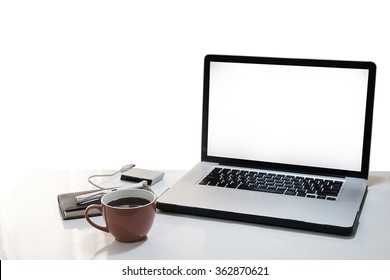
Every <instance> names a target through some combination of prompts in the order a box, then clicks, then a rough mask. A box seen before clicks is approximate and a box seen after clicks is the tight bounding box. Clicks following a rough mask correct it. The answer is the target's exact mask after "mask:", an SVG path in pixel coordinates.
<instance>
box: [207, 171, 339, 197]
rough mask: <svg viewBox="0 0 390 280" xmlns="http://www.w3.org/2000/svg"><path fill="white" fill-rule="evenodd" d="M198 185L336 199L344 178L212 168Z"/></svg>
mask: <svg viewBox="0 0 390 280" xmlns="http://www.w3.org/2000/svg"><path fill="white" fill-rule="evenodd" d="M199 184H200V185H208V186H216V187H222V188H233V189H241V190H250V191H259V192H267V193H274V194H284V195H292V196H300V197H308V198H317V199H327V200H336V199H337V196H338V194H339V193H340V189H341V187H342V184H343V182H342V181H337V180H325V179H320V178H313V177H302V176H293V175H286V174H277V173H265V172H255V171H248V170H239V169H229V168H218V167H217V168H214V169H213V170H212V171H211V172H210V173H209V174H208V175H207V176H206V177H205V178H204V179H203V180H202V181H201V182H199Z"/></svg>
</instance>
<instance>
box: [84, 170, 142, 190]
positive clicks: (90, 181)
mask: <svg viewBox="0 0 390 280" xmlns="http://www.w3.org/2000/svg"><path fill="white" fill-rule="evenodd" d="M134 166H135V164H127V165H124V166H122V168H121V169H119V170H118V171H115V172H114V173H112V174H103V175H92V176H89V177H88V182H89V183H91V184H92V185H94V186H95V187H97V188H98V189H101V190H105V189H106V188H103V187H101V186H99V185H97V184H95V183H94V182H92V180H91V179H93V178H96V177H111V176H114V175H116V174H118V173H123V172H126V171H128V170H130V169H132V168H133V167H134Z"/></svg>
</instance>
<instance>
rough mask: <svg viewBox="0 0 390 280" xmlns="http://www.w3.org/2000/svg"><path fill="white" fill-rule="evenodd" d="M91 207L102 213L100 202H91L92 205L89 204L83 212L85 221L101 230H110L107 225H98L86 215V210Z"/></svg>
mask: <svg viewBox="0 0 390 280" xmlns="http://www.w3.org/2000/svg"><path fill="white" fill-rule="evenodd" d="M91 209H97V210H98V211H99V212H100V213H103V205H102V204H92V205H89V206H88V207H87V208H86V209H85V212H84V217H85V219H87V222H88V223H90V224H91V226H93V227H95V228H97V229H100V230H102V231H105V232H110V231H109V230H108V227H107V226H104V227H103V226H100V225H98V224H96V223H94V222H93V221H92V220H91V219H90V218H89V216H88V211H89V210H91Z"/></svg>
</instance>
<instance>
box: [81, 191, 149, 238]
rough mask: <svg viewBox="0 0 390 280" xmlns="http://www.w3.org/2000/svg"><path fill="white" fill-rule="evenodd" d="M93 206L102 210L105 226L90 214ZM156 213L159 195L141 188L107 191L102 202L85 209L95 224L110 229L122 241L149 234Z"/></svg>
mask: <svg viewBox="0 0 390 280" xmlns="http://www.w3.org/2000/svg"><path fill="white" fill-rule="evenodd" d="M91 209H97V210H98V211H100V212H101V213H102V214H103V217H104V221H105V223H106V225H105V226H101V225H98V224H96V223H95V222H93V221H92V220H91V219H90V217H89V216H88V212H89V211H90V210H91ZM155 214H156V195H155V194H154V193H152V192H150V191H147V190H142V189H127V190H117V191H114V192H110V193H107V194H105V195H104V196H103V197H102V198H101V204H92V205H90V206H88V207H87V209H85V213H84V215H85V218H86V219H87V221H88V223H90V224H91V225H92V226H93V227H95V228H97V229H99V230H102V231H105V232H109V233H111V234H112V235H113V236H114V237H115V239H116V240H118V241H120V242H136V241H140V240H143V239H145V238H146V235H147V234H148V232H149V230H150V229H151V227H152V224H153V221H154V217H155Z"/></svg>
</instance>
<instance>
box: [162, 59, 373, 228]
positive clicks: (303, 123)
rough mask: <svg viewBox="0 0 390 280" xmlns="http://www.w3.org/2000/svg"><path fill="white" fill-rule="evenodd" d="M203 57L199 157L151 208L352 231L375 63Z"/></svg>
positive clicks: (364, 171)
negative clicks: (200, 145)
mask: <svg viewBox="0 0 390 280" xmlns="http://www.w3.org/2000/svg"><path fill="white" fill-rule="evenodd" d="M204 62H205V64H204V92H203V120H202V147H201V162H200V163H198V164H197V165H196V166H195V167H194V168H193V169H191V170H190V171H189V172H188V173H186V175H185V176H183V177H182V178H181V179H180V180H179V181H178V182H177V183H176V184H174V185H173V186H172V187H171V188H169V189H168V190H167V191H166V192H165V193H163V194H162V195H161V196H160V197H159V198H158V201H157V207H158V208H159V209H160V210H165V211H171V212H179V213H186V214H193V215H201V216H208V217H216V218H223V219H231V220H239V221H246V222H253V223H261V224H269V225H276V226H282V227H290V228H297V229H304V230H312V231H319V232H326V233H333V234H340V235H351V234H354V232H355V231H356V228H357V225H358V220H359V215H360V212H361V209H362V207H363V204H364V200H365V196H366V193H367V179H368V172H369V158H370V144H371V130H372V116H373V103H374V89H375V76H376V66H375V64H374V63H372V62H365V61H340V60H337V61H336V60H317V59H296V58H294V59H291V58H266V57H247V56H226V55H207V56H206V57H205V61H204ZM210 173H211V174H210ZM264 174H265V175H264ZM244 175H245V176H244ZM217 177H218V178H217Z"/></svg>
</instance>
